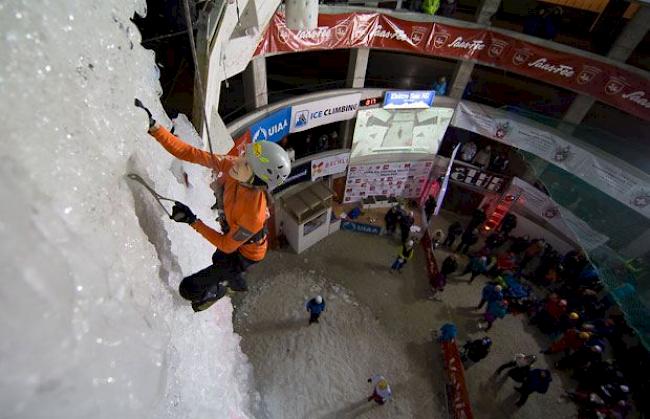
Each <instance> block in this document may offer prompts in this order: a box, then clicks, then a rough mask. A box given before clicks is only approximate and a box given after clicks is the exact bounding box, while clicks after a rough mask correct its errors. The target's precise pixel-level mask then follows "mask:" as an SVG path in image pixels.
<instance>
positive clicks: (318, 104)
mask: <svg viewBox="0 0 650 419" xmlns="http://www.w3.org/2000/svg"><path fill="white" fill-rule="evenodd" d="M360 99H361V93H352V94H349V95H343V96H335V97H331V98H327V99H321V100H315V101H313V102H309V103H301V104H298V105H294V106H293V107H292V108H291V128H290V129H289V131H290V132H300V131H305V130H308V129H311V128H314V127H317V126H320V125H325V124H329V123H332V122H337V121H345V120H347V119H352V118H354V116H355V115H356V114H357V109H359V101H360Z"/></svg>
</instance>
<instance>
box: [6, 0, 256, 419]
mask: <svg viewBox="0 0 650 419" xmlns="http://www.w3.org/2000/svg"><path fill="white" fill-rule="evenodd" d="M145 4H146V3H145V1H144V0H111V1H100V2H87V1H82V0H56V1H52V0H22V1H21V0H12V1H9V2H0V50H1V51H2V59H1V63H2V67H0V114H2V116H3V133H2V147H0V159H1V160H2V164H1V165H0V175H1V176H2V182H0V200H1V202H2V217H1V218H0V272H1V273H2V282H1V285H0V318H1V319H2V321H1V323H0V333H1V338H0V371H2V374H1V375H0V407H1V410H2V413H0V416H2V417H3V418H88V417H98V418H103V417H106V418H131V417H132V418H146V417H156V418H160V417H170V418H172V417H173V418H182V417H188V418H207V417H210V418H245V417H251V414H250V408H249V405H250V403H251V399H250V397H249V395H250V393H249V389H250V388H251V384H250V380H251V379H252V372H251V368H250V364H249V363H248V361H247V359H246V357H245V356H244V355H243V354H242V352H241V350H240V347H239V336H237V335H235V334H234V333H233V331H232V322H231V313H232V306H231V304H230V300H229V299H224V300H222V301H220V302H219V303H218V304H217V305H215V306H214V307H213V308H212V309H211V310H210V311H209V312H207V313H203V314H202V315H194V314H193V313H192V311H191V309H190V308H189V306H188V305H187V304H186V303H185V302H184V301H182V300H181V299H180V298H179V297H178V294H177V291H176V289H177V286H178V283H179V282H180V280H181V278H182V277H183V276H184V275H187V274H190V273H192V272H194V271H196V270H198V269H200V268H203V267H204V266H206V265H207V264H209V263H210V255H211V253H212V252H213V251H214V249H213V247H212V246H211V245H210V244H209V243H207V242H206V241H205V240H204V239H202V238H201V237H200V236H198V235H197V234H196V233H195V232H194V231H193V230H192V229H191V228H189V227H188V226H187V225H183V224H176V223H174V222H172V221H171V220H169V219H168V218H167V216H166V215H165V214H164V213H163V211H162V210H161V209H160V208H159V207H158V206H157V204H156V203H155V202H154V201H153V200H152V197H151V196H150V195H149V194H148V193H147V192H145V191H144V189H143V188H142V186H140V185H138V184H135V183H133V182H130V181H127V180H126V179H125V177H124V175H125V174H126V173H127V172H132V171H134V172H137V173H139V174H140V175H141V176H142V177H143V178H144V179H145V180H146V181H148V182H150V184H151V185H152V186H153V187H154V188H155V189H156V190H157V191H158V192H159V193H160V194H162V195H166V196H170V197H174V198H175V199H178V200H181V201H184V202H185V203H187V204H188V205H190V206H191V207H192V208H193V209H194V210H195V211H196V212H197V214H198V215H199V216H200V217H202V218H203V219H204V220H211V219H212V218H213V215H212V213H211V211H210V209H209V208H210V205H211V204H212V202H213V199H212V194H211V191H210V189H209V187H208V185H209V180H210V178H209V173H208V172H207V171H206V170H203V169H201V168H197V167H191V166H188V165H183V164H181V163H179V162H177V161H175V160H174V159H172V157H170V156H169V155H168V154H167V153H166V152H165V151H164V150H163V149H162V147H160V145H158V143H156V142H155V141H154V140H153V139H152V138H151V137H149V136H148V134H147V132H146V130H147V118H146V115H145V114H144V112H143V111H142V110H140V109H137V108H135V107H134V106H133V100H134V98H135V97H139V98H140V99H142V101H143V102H144V103H145V104H146V105H148V106H149V107H150V108H151V109H152V111H153V112H154V115H155V116H156V117H157V118H158V120H159V121H160V122H161V123H163V124H165V125H167V126H170V124H171V122H170V121H169V120H168V119H167V118H166V117H165V116H164V115H163V112H162V108H161V106H160V103H159V101H158V97H159V95H160V93H161V88H160V85H159V83H158V70H157V67H156V65H155V62H154V56H153V53H152V52H151V51H148V50H145V49H144V48H142V47H141V46H140V40H141V39H140V34H139V32H138V30H137V29H136V28H135V26H134V25H133V23H132V22H131V21H130V18H131V17H132V16H133V14H134V12H138V13H141V14H142V13H144V11H145ZM177 130H178V132H179V133H181V134H182V135H184V136H185V137H186V139H188V140H189V141H191V142H194V143H195V144H199V143H200V140H199V138H198V137H197V136H196V134H193V135H192V134H191V132H192V130H191V127H190V126H189V125H188V123H187V120H186V119H183V118H180V119H179V120H178V121H177ZM184 173H186V174H187V180H188V181H189V183H188V184H186V183H185V176H184ZM253 396H254V393H253ZM253 402H254V400H253Z"/></svg>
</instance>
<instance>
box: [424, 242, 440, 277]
mask: <svg viewBox="0 0 650 419" xmlns="http://www.w3.org/2000/svg"><path fill="white" fill-rule="evenodd" d="M420 244H422V248H423V249H424V255H425V257H426V258H427V275H428V276H429V280H431V279H432V278H433V277H434V276H436V274H437V273H438V263H437V262H436V257H435V256H434V255H433V248H432V247H431V237H429V231H428V230H427V231H426V232H425V233H424V236H422V240H420Z"/></svg>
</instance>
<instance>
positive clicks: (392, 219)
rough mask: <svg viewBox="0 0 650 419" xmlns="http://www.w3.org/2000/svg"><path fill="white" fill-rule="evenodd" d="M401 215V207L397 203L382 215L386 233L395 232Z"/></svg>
mask: <svg viewBox="0 0 650 419" xmlns="http://www.w3.org/2000/svg"><path fill="white" fill-rule="evenodd" d="M401 217H402V208H400V206H399V205H395V206H393V207H391V208H390V209H389V210H388V211H387V212H386V215H385V216H384V221H385V222H386V233H387V234H389V235H392V234H393V233H395V227H397V223H398V222H399V220H400V219H401Z"/></svg>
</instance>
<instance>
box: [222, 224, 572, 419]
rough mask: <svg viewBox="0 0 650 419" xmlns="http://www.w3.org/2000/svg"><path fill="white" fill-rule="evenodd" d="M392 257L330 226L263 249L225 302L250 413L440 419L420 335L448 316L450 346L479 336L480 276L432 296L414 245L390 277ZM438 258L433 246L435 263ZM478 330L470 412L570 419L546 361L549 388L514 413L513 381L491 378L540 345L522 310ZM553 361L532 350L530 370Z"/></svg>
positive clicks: (376, 242)
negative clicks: (318, 235)
mask: <svg viewBox="0 0 650 419" xmlns="http://www.w3.org/2000/svg"><path fill="white" fill-rule="evenodd" d="M441 219H442V217H441ZM443 223H444V224H446V221H444V220H441V226H442V225H443ZM396 252H397V245H396V242H395V241H392V240H389V239H388V238H386V237H378V236H371V235H364V234H359V233H350V232H338V233H336V234H335V235H333V236H330V237H328V238H327V239H325V240H324V241H322V242H320V243H318V244H316V245H315V246H314V247H312V248H310V249H309V250H308V251H306V252H305V253H303V254H302V255H294V254H291V253H287V252H273V253H272V254H270V255H269V256H268V257H267V260H266V261H265V262H264V263H263V264H261V265H259V266H256V267H255V268H254V269H253V271H252V272H251V275H250V277H249V278H250V283H249V286H250V291H249V292H248V294H247V295H246V296H244V297H243V298H236V299H235V301H236V309H235V330H236V331H237V332H238V333H240V334H241V335H242V349H243V350H244V352H245V353H246V355H248V357H249V359H250V361H251V363H252V364H253V366H254V374H255V382H256V383H257V386H258V387H257V389H258V390H259V392H260V394H261V397H262V403H261V405H260V407H261V408H262V411H260V412H255V416H256V417H258V418H309V419H312V418H356V417H359V418H418V419H419V418H422V419H430V418H445V417H447V416H446V414H447V413H446V407H445V403H446V402H445V401H444V398H443V391H444V388H443V376H444V371H443V369H442V368H443V366H442V360H441V358H440V353H439V348H438V345H437V344H436V343H435V342H434V341H433V340H432V337H431V331H432V330H438V329H439V328H440V326H441V325H442V324H444V323H446V322H449V321H451V322H454V323H455V324H456V325H457V326H458V328H459V341H461V342H464V341H465V339H469V338H473V339H475V338H478V337H481V336H483V335H484V333H482V332H480V331H479V330H478V329H477V321H478V319H479V318H480V315H481V312H479V311H474V310H473V307H475V306H476V304H477V303H478V300H479V299H480V290H481V288H482V286H483V283H484V281H485V279H484V278H483V277H479V279H477V280H476V281H474V283H473V284H471V285H470V284H468V283H467V279H457V280H456V279H452V280H451V281H450V283H449V285H448V286H447V288H446V289H445V292H444V293H443V294H442V295H441V299H442V301H432V300H429V299H428V298H427V297H428V295H429V294H428V280H427V278H426V276H425V271H424V259H423V258H424V254H423V252H422V251H421V250H420V249H419V248H418V250H417V251H416V254H415V256H414V258H413V260H411V261H410V262H409V264H408V265H407V266H406V268H405V269H404V273H403V274H401V275H399V274H390V273H389V272H388V267H389V266H390V264H391V263H392V261H393V259H394V257H395V254H396ZM446 255H447V252H446V251H439V252H437V257H438V258H439V260H440V262H442V259H443V258H444V257H446ZM461 267H462V264H461ZM316 294H321V295H323V297H324V298H325V299H326V301H327V303H328V308H327V311H326V312H325V313H324V314H323V316H322V317H321V323H320V324H318V325H311V326H308V324H307V320H308V314H307V312H306V311H305V309H304V303H305V302H306V300H307V299H308V298H310V297H313V296H314V295H316ZM489 335H490V337H491V338H492V340H493V342H494V345H493V349H492V352H491V353H490V355H489V356H488V357H487V358H486V359H485V360H483V361H482V362H481V363H479V364H476V365H474V366H472V367H470V368H469V369H468V371H467V373H466V377H467V381H468V389H469V392H470V399H471V400H472V403H473V408H474V413H475V417H476V418H490V419H503V418H510V417H513V418H540V419H546V418H551V417H552V418H570V417H573V415H574V414H575V409H574V407H573V405H571V404H566V403H560V402H558V398H559V397H560V395H561V394H562V391H563V385H565V384H568V380H567V379H566V377H563V376H561V375H559V374H557V373H556V372H555V371H553V369H552V368H551V370H552V371H553V373H554V375H553V378H554V381H553V383H552V385H551V388H550V390H549V392H548V393H547V394H546V395H543V396H542V395H539V394H534V395H532V396H531V397H530V398H529V400H528V403H527V404H526V405H525V406H524V407H523V408H521V409H519V410H516V409H515V408H514V402H515V401H516V398H515V397H516V396H515V394H516V393H515V392H514V390H513V387H514V384H515V383H514V382H512V381H505V380H502V379H497V378H496V377H495V376H493V372H494V371H495V370H496V369H497V367H498V366H499V365H501V364H503V363H505V362H507V361H509V360H510V358H511V357H512V356H513V355H514V353H516V352H526V353H535V354H538V353H539V350H540V349H541V348H542V347H544V346H545V345H547V344H548V341H546V340H545V339H546V338H545V337H544V336H541V335H540V334H538V333H537V332H536V331H535V330H534V329H532V328H531V327H530V326H528V325H527V319H526V318H525V317H523V316H512V315H509V316H507V317H506V318H505V319H503V320H499V321H497V322H496V323H495V325H494V327H493V329H492V330H491V331H490V332H489ZM553 361H554V358H552V357H545V356H541V355H540V357H539V360H538V362H537V365H538V366H539V367H546V366H548V365H550V364H552V362H553ZM374 373H381V374H383V375H385V376H386V377H387V378H388V380H389V381H390V382H391V383H392V384H393V394H394V401H393V402H391V403H390V404H388V405H386V406H383V407H379V406H377V407H375V405H374V404H371V403H368V402H366V401H365V397H367V395H368V393H369V391H370V387H369V385H368V383H367V382H366V378H367V377H368V376H369V375H371V374H374Z"/></svg>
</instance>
